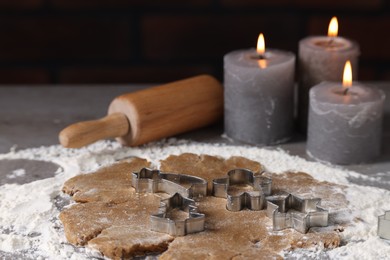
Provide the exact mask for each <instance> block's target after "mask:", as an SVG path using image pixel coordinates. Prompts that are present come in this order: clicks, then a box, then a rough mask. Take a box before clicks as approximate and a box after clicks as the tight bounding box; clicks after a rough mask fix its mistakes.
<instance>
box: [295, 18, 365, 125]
mask: <svg viewBox="0 0 390 260" xmlns="http://www.w3.org/2000/svg"><path fill="white" fill-rule="evenodd" d="M332 20H333V19H332ZM336 21H337V20H336ZM334 34H335V35H337V30H336V32H333V35H334ZM329 35H332V32H331V26H329ZM359 54H360V50H359V45H358V44H357V43H356V42H354V41H351V40H348V39H345V38H342V37H336V36H328V37H327V36H311V37H307V38H305V39H303V40H301V41H300V42H299V51H298V67H299V92H298V94H299V103H298V116H299V127H300V130H301V131H302V132H305V131H306V128H307V111H308V100H309V90H310V88H311V87H313V86H314V85H317V84H318V83H320V82H322V81H341V79H342V75H343V68H344V64H345V62H346V61H347V60H350V61H351V63H352V67H353V68H357V67H358V56H359ZM354 74H355V76H357V71H356V70H355V71H354ZM356 78H357V77H356Z"/></svg>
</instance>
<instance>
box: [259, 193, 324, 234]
mask: <svg viewBox="0 0 390 260" xmlns="http://www.w3.org/2000/svg"><path fill="white" fill-rule="evenodd" d="M320 203H321V199H320V198H309V199H304V198H300V197H298V196H296V195H293V194H291V193H284V194H277V195H273V196H269V197H267V216H268V217H269V218H271V219H272V224H273V230H274V231H279V230H282V229H286V228H294V229H295V230H296V231H298V232H301V233H307V231H308V230H309V229H310V228H311V227H326V226H328V215H329V212H328V211H327V210H325V209H324V208H322V207H321V206H320V205H319V204H320Z"/></svg>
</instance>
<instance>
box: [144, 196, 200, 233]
mask: <svg viewBox="0 0 390 260" xmlns="http://www.w3.org/2000/svg"><path fill="white" fill-rule="evenodd" d="M175 209H179V210H181V211H185V212H188V218H186V219H184V220H173V219H171V218H170V213H171V212H172V211H173V210H175ZM197 210H198V209H197V207H196V206H195V201H194V200H192V199H189V198H186V197H184V196H182V195H181V194H180V193H175V194H174V195H173V196H171V197H169V198H167V199H164V200H162V201H161V202H160V208H159V212H158V213H157V214H154V215H151V216H150V222H151V230H153V231H157V232H162V233H167V234H169V235H171V236H185V235H187V234H191V233H196V232H201V231H203V230H204V223H205V215H204V214H202V213H199V212H198V211H197Z"/></svg>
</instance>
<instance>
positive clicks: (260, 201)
mask: <svg viewBox="0 0 390 260" xmlns="http://www.w3.org/2000/svg"><path fill="white" fill-rule="evenodd" d="M262 173H263V172H262ZM262 173H257V174H255V173H253V172H252V171H250V170H247V169H234V170H231V171H229V172H228V173H227V177H224V178H219V179H214V180H213V196H215V197H221V198H226V199H227V203H226V208H227V209H228V210H230V211H240V210H242V209H244V208H248V209H250V210H262V209H264V208H265V206H266V200H265V197H266V196H267V195H270V194H271V185H272V180H271V179H270V178H267V177H264V176H262V175H261V174H262ZM234 185H236V186H237V185H249V186H251V187H252V188H253V190H251V191H242V190H241V191H240V190H238V192H237V191H236V192H234V190H233V188H232V186H234Z"/></svg>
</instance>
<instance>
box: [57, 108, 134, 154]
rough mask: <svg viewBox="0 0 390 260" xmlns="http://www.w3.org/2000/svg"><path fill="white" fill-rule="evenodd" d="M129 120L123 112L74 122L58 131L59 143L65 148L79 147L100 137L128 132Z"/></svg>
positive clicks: (110, 136) (121, 134)
mask: <svg viewBox="0 0 390 260" xmlns="http://www.w3.org/2000/svg"><path fill="white" fill-rule="evenodd" d="M129 129H130V126H129V121H128V120H127V117H126V115H125V114H122V113H113V114H110V115H108V116H106V117H103V118H101V119H98V120H91V121H85V122H80V123H76V124H73V125H70V126H68V127H67V128H65V129H64V130H62V131H61V132H60V135H59V139H60V143H61V144H62V145H63V146H64V147H67V148H80V147H83V146H85V145H88V144H91V143H93V142H96V141H98V140H100V139H106V138H113V137H120V136H124V135H126V134H128V132H129Z"/></svg>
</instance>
